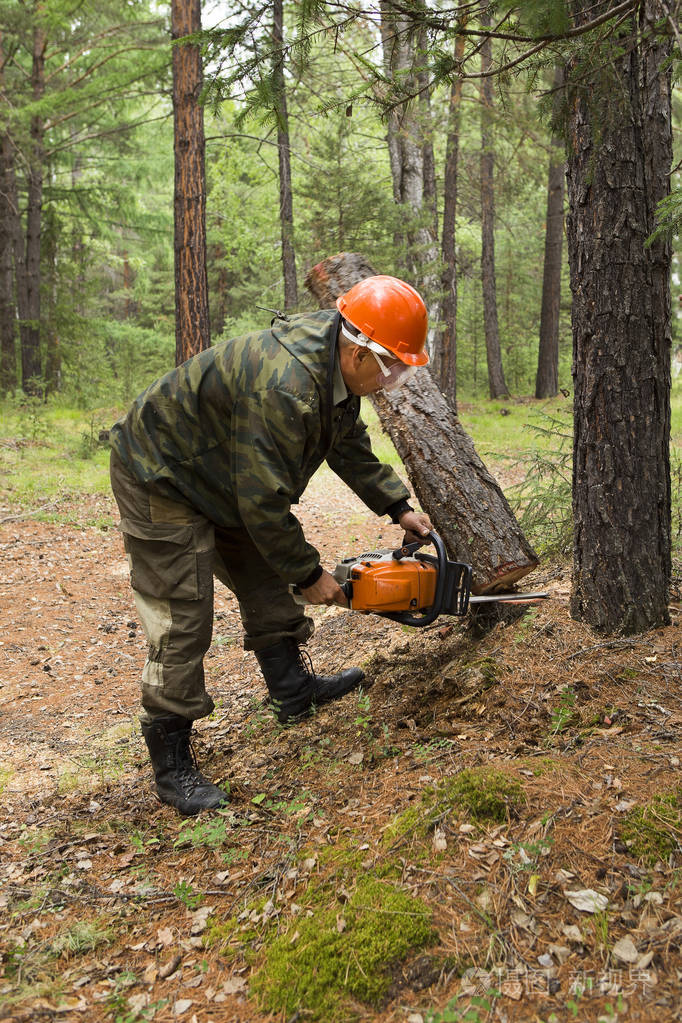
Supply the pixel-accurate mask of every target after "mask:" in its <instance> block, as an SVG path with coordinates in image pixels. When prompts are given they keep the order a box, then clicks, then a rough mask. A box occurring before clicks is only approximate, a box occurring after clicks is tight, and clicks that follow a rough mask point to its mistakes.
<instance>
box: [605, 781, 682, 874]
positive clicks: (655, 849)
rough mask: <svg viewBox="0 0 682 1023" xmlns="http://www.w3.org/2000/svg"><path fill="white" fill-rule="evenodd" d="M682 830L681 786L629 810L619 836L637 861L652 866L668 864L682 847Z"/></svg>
mask: <svg viewBox="0 0 682 1023" xmlns="http://www.w3.org/2000/svg"><path fill="white" fill-rule="evenodd" d="M681 831H682V785H678V786H677V788H676V789H675V790H674V791H673V792H667V793H662V794H661V795H658V796H654V798H653V799H652V800H651V802H649V803H646V804H645V805H644V806H636V807H633V809H632V810H629V811H628V813H627V814H626V816H625V819H624V820H623V823H622V824H621V828H620V837H621V839H622V840H623V841H624V842H625V844H626V845H627V846H628V848H629V850H630V852H631V853H632V855H633V856H636V857H637V859H639V860H643V861H644V862H645V863H647V864H648V865H649V866H652V867H653V866H654V865H655V864H656V863H658V861H659V860H661V861H662V862H663V863H665V862H666V861H667V860H668V859H669V858H670V856H671V855H672V853H674V852H675V850H676V849H677V848H678V846H679V841H678V838H677V836H678V835H679V834H680V832H681Z"/></svg>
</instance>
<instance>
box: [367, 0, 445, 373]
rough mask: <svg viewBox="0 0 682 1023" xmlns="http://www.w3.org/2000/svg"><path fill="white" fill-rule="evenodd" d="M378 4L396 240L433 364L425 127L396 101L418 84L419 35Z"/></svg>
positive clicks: (386, 3)
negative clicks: (400, 214)
mask: <svg viewBox="0 0 682 1023" xmlns="http://www.w3.org/2000/svg"><path fill="white" fill-rule="evenodd" d="M420 3H421V0H420ZM379 6H380V9H381V39H382V49H383V61H384V71H385V74H386V77H387V78H388V79H389V80H390V81H391V82H392V84H393V86H394V88H395V90H396V104H397V105H395V106H394V107H393V109H392V110H391V112H390V113H389V115H388V120H387V142H388V153H389V160H390V165H391V176H392V179H393V197H394V199H395V201H396V202H397V203H398V204H399V205H400V206H403V207H404V208H405V214H406V216H405V222H406V226H405V231H404V234H402V235H401V236H400V237H399V238H398V239H396V240H397V241H400V242H401V247H402V251H403V258H402V261H401V262H402V264H403V265H404V267H405V270H406V273H407V276H409V278H410V280H411V281H412V282H413V283H414V284H415V285H416V286H417V288H418V289H419V290H420V291H421V293H422V294H423V295H424V299H425V302H426V305H427V308H428V311H429V323H430V324H431V327H430V329H429V338H428V348H429V353H430V355H431V357H432V359H433V360H434V361H435V362H437V361H438V359H439V353H438V351H437V350H436V325H437V324H438V322H439V320H440V301H439V291H440V281H439V272H438V246H437V242H436V237H437V236H435V235H434V234H433V227H432V224H433V212H432V209H430V208H429V206H430V203H431V200H430V198H429V188H434V189H435V181H432V180H430V178H429V173H430V172H429V167H428V160H429V156H428V146H427V145H425V132H424V126H423V123H421V122H420V116H419V114H420V110H419V104H418V103H417V102H416V101H415V100H414V99H406V100H405V101H403V102H398V97H399V96H400V94H401V93H402V92H404V93H406V94H407V95H411V94H412V93H414V92H415V91H416V90H417V88H418V77H419V65H420V62H421V61H423V59H424V56H425V55H424V54H423V53H421V52H420V48H419V41H420V39H422V38H423V35H422V32H421V30H420V28H419V27H418V26H415V24H414V20H413V19H412V18H410V17H407V16H405V15H403V14H401V13H400V12H398V10H397V9H396V7H395V5H394V4H393V3H392V2H391V0H381V2H380V5H379ZM422 6H423V5H422ZM425 152H426V153H427V166H426V169H425V167H424V155H425ZM425 179H426V180H427V183H426V189H425Z"/></svg>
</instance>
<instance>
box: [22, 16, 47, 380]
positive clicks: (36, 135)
mask: <svg viewBox="0 0 682 1023" xmlns="http://www.w3.org/2000/svg"><path fill="white" fill-rule="evenodd" d="M46 45H47V40H46V38H45V33H44V32H43V29H42V27H41V26H39V25H37V26H36V27H35V28H34V30H33V67H32V72H31V91H32V94H33V99H34V100H35V101H36V103H38V102H40V100H41V99H42V98H43V93H44V92H45V47H46ZM43 134H44V127H43V115H42V113H40V112H38V113H36V114H34V116H33V117H32V119H31V129H30V145H29V166H28V168H27V172H26V181H27V193H28V194H27V202H26V248H25V262H24V264H23V266H22V267H21V270H20V272H19V277H20V278H21V279H20V281H19V282H18V286H19V287H21V288H23V292H24V294H23V302H22V303H21V305H23V306H24V309H23V310H22V312H23V315H22V324H21V384H22V387H23V389H24V391H25V392H26V394H42V390H43V380H42V364H41V352H40V327H41V322H40V292H41V281H40V240H41V238H40V235H41V228H42V203H43V160H44V158H45V154H44V145H43ZM18 269H19V268H18ZM22 271H23V272H22Z"/></svg>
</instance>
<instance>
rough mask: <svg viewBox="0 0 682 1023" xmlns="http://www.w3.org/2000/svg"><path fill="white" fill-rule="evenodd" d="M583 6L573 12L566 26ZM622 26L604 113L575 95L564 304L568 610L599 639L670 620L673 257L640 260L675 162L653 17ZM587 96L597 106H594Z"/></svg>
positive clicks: (582, 86) (578, 91) (662, 54)
mask: <svg viewBox="0 0 682 1023" xmlns="http://www.w3.org/2000/svg"><path fill="white" fill-rule="evenodd" d="M589 3H590V0H579V3H578V4H577V5H576V7H577V13H576V20H575V23H576V24H580V23H581V21H582V20H584V19H585V18H586V17H587V14H586V13H585V11H586V8H587V7H588V6H589ZM640 10H641V12H642V23H641V24H640V26H639V35H638V26H637V25H636V24H635V21H634V19H633V18H630V19H628V21H627V22H625V23H623V24H622V26H621V29H620V33H621V38H620V39H616V40H615V43H616V45H618V44H622V48H621V49H620V50H616V51H615V52H614V54H613V57H612V59H611V62H610V64H609V65H606V64H604V66H609V67H610V68H611V75H612V80H611V81H610V83H609V94H610V96H612V97H613V102H610V103H609V105H608V110H607V111H606V113H605V110H604V104H603V102H602V100H601V99H600V98H599V96H598V95H597V88H596V82H592V81H590V80H589V78H588V79H587V81H584V80H583V81H581V77H582V78H583V79H584V69H583V68H580V69H578V74H577V75H576V79H577V84H576V85H575V86H574V87H572V96H571V103H570V107H571V111H572V112H571V117H570V123H569V155H568V191H569V199H570V205H569V209H570V214H569V218H568V224H567V226H568V242H569V262H570V271H571V289H572V291H573V352H574V355H573V363H574V386H575V399H574V411H575V440H574V478H573V513H574V521H575V540H574V561H573V593H572V599H571V611H572V614H573V616H574V617H575V618H578V619H580V620H582V621H586V622H588V623H589V624H591V625H592V626H594V627H595V628H596V629H598V630H600V631H603V632H605V633H614V632H625V633H632V632H640V631H643V630H645V629H647V628H650V627H652V626H655V625H659V624H662V623H666V622H667V621H668V597H669V585H670V576H671V523H670V463H669V441H670V341H671V326H670V265H671V251H670V244H669V243H668V242H667V241H664V240H661V241H658V242H656V243H654V244H653V245H652V246H651V247H650V248H648V247H647V245H646V240H647V237H648V236H649V234H650V233H651V231H652V229H653V227H654V211H655V207H656V203H657V202H658V201H659V200H660V199H662V198H663V197H664V196H665V195H666V194H668V190H669V177H670V168H671V160H672V146H671V107H670V69H669V68H668V69H667V70H666V69H664V62H665V60H666V58H667V56H668V55H669V52H670V42H669V40H668V39H665V38H662V37H660V36H659V37H657V36H656V35H655V29H654V22H655V21H656V20H657V16H658V18H660V17H661V14H662V11H661V10H660V5H659V4H658V3H654V2H646V3H645V4H644V6H643V8H641V9H640ZM595 96H596V98H595Z"/></svg>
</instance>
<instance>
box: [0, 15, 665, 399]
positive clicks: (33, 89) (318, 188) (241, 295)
mask: <svg viewBox="0 0 682 1023" xmlns="http://www.w3.org/2000/svg"><path fill="white" fill-rule="evenodd" d="M0 10H1V13H0V24H1V25H2V37H1V38H0V47H1V57H0V60H1V64H0V67H2V77H1V78H0V117H1V118H2V120H1V121H0V126H1V130H2V144H3V145H2V154H3V166H2V171H3V178H4V181H5V186H4V188H3V189H2V202H3V203H4V207H5V208H4V211H3V213H2V216H1V217H0V223H1V224H2V225H3V226H2V227H1V228H0V232H1V233H0V250H1V251H2V253H3V261H2V266H0V277H2V289H0V290H2V296H1V300H2V305H1V306H0V322H1V324H2V331H3V363H2V388H3V391H4V393H5V395H7V396H11V395H12V394H14V393H15V392H17V390H18V389H20V388H21V387H22V384H23V387H24V390H30V389H31V387H30V381H31V380H33V381H34V382H36V383H37V382H38V381H39V382H40V386H39V387H38V390H39V391H40V392H41V393H42V392H43V388H44V389H45V390H46V391H47V393H48V394H51V395H59V396H60V399H61V400H62V401H66V402H72V403H77V404H78V405H79V406H81V407H83V408H91V407H94V406H96V405H98V404H101V403H102V402H103V400H104V399H105V397H106V401H107V402H108V403H110V402H111V401H112V400H114V399H115V400H116V401H117V402H120V403H125V402H126V401H128V400H129V399H130V398H132V397H133V396H134V395H135V394H136V393H137V392H138V391H139V390H140V389H142V387H144V386H145V385H146V384H147V383H148V382H150V381H151V379H153V378H154V377H155V376H156V375H159V374H160V373H162V372H164V371H165V370H167V369H168V368H170V367H171V366H172V364H173V360H174V338H173V332H174V311H173V310H174V296H173V121H172V102H171V78H170V74H171V71H170V49H171V48H170V46H169V24H168V18H169V11H168V8H167V6H166V5H157V4H154V3H150V2H148V0H135V2H128V0H126V2H123V0H107V2H106V3H97V4H94V3H91V2H85V3H81V4H78V5H73V4H72V3H70V2H68V0H48V2H45V3H41V4H32V3H18V4H17V3H13V2H10V3H3V4H2V7H1V9H0ZM226 13H227V12H226V11H225V9H224V7H220V6H218V7H215V6H211V5H205V8H204V10H203V12H202V17H203V24H204V27H206V28H211V27H216V26H218V27H220V28H221V30H225V28H226V27H229V25H230V24H231V23H232V24H236V23H237V22H240V24H241V23H242V22H243V23H244V24H246V23H247V22H248V23H249V24H251V29H250V30H249V32H248V33H244V32H242V34H241V36H240V40H241V42H240V45H239V46H238V47H237V48H236V49H234V48H233V50H232V53H231V55H230V53H228V52H227V49H226V47H225V44H224V36H221V37H220V38H221V46H220V47H218V46H216V45H215V42H214V45H213V52H212V54H211V55H210V56H209V57H208V58H207V60H206V64H205V66H206V70H207V87H206V94H207V100H208V101H209V102H208V104H207V106H206V108H205V133H206V139H207V143H206V167H207V184H208V197H207V231H208V276H209V296H210V319H211V336H212V341H213V342H215V341H218V340H220V339H221V338H225V337H230V336H234V335H236V334H238V333H241V332H243V331H246V330H250V329H252V328H257V327H261V326H262V325H264V324H265V323H267V322H268V319H269V315H268V313H267V312H266V311H265V310H264V308H263V307H269V308H281V307H282V306H283V305H284V304H285V293H284V277H283V270H282V261H281V240H280V237H281V235H280V199H279V172H278V148H277V141H278V122H277V118H276V117H275V115H274V113H273V110H272V107H270V109H268V96H267V95H265V96H263V95H262V92H263V81H262V80H261V79H259V76H258V74H257V73H254V68H253V66H252V65H249V61H253V60H254V58H255V59H256V61H257V60H261V61H262V60H265V59H267V58H266V55H267V53H268V38H269V37H268V32H269V31H270V29H269V27H268V25H267V23H266V22H267V20H268V18H269V14H266V15H265V16H264V17H262V18H261V20H262V24H261V21H260V20H259V19H258V17H257V16H256V15H257V14H260V15H261V16H262V15H263V10H261V11H260V12H253V18H252V19H251V21H250V22H249V18H248V17H247V16H248V15H250V14H251V12H249V11H248V10H246V9H243V10H242V9H238V5H237V6H235V5H231V6H230V11H229V16H228V17H226ZM299 15H300V8H299V5H298V4H294V3H291V4H289V3H287V4H285V5H284V31H285V34H286V36H287V37H288V38H290V39H291V41H292V44H295V43H296V40H297V38H299V37H298V36H297V33H298V32H299V28H298V27H297V25H298V17H299ZM380 44H381V39H380V36H379V27H378V23H377V20H376V18H375V19H374V20H372V19H371V18H369V17H368V18H359V19H357V20H350V21H349V23H348V26H347V28H346V29H345V31H344V32H343V33H342V34H341V35H339V34H338V33H337V38H336V39H334V40H330V38H329V33H325V32H324V31H317V32H315V33H311V34H310V38H309V39H308V40H307V44H306V47H305V50H304V51H301V50H299V51H297V50H296V47H295V45H292V47H291V49H290V50H288V51H287V52H289V53H291V54H292V57H291V60H290V61H289V62H288V64H287V67H286V101H287V113H288V132H289V149H290V163H291V196H292V210H293V248H294V253H295V265H296V270H297V275H298V288H297V292H296V297H297V302H296V306H297V308H304V307H306V306H309V307H311V306H312V305H313V304H314V303H313V300H312V299H311V298H310V296H308V295H307V293H306V291H305V289H304V288H303V285H302V282H303V276H304V274H305V272H306V270H307V269H308V268H309V267H310V266H312V265H313V264H315V263H316V262H318V261H319V260H321V259H323V258H324V257H326V256H329V255H331V254H333V253H335V252H338V251H341V250H346V251H358V252H361V253H363V254H364V256H365V257H366V258H367V260H368V261H369V262H370V263H371V264H372V265H373V266H374V267H375V268H377V269H378V270H379V271H382V272H387V273H396V274H403V275H406V276H408V275H409V273H410V264H412V265H414V262H415V260H416V261H417V262H418V263H419V262H420V261H421V263H422V265H423V264H424V263H425V262H428V260H429V259H431V260H432V268H431V269H432V277H433V278H434V279H436V280H437V279H438V278H439V276H440V270H441V267H442V261H441V259H440V256H439V254H438V253H436V254H435V258H434V253H433V252H429V251H428V246H424V247H423V249H422V251H420V250H419V247H418V245H417V251H416V253H415V251H414V247H413V251H412V252H410V253H409V258H408V254H406V251H405V245H404V242H403V240H402V239H403V238H404V228H405V220H406V217H407V214H406V207H405V205H404V204H401V203H400V202H397V201H396V198H395V196H394V188H393V184H392V176H391V166H390V157H389V150H388V147H387V144H386V135H387V122H388V120H390V117H391V112H390V110H389V111H388V112H387V111H386V109H385V108H382V107H381V105H380V104H379V103H377V102H376V101H375V98H374V96H373V94H371V93H370V89H369V86H368V85H367V81H368V78H369V75H370V71H369V70H368V68H370V66H371V69H372V70H373V71H376V69H377V68H379V67H380V65H381V59H382V58H381V45H380ZM216 54H218V55H216ZM240 63H241V66H242V69H243V74H245V75H246V77H243V76H242V78H241V81H239V82H237V81H234V80H231V84H230V86H229V88H227V87H226V86H225V81H226V80H229V79H230V75H232V74H234V72H235V70H237V71H239V65H240ZM548 63H551V61H548V60H547V59H545V61H544V64H548ZM468 66H469V67H470V68H471V70H474V68H473V61H472V63H471V65H468ZM212 76H213V78H212ZM552 82H553V69H552V67H551V66H550V67H532V68H530V69H528V68H527V67H525V66H524V68H523V70H522V71H521V72H520V73H519V74H513V73H511V74H508V75H507V76H506V77H504V78H503V79H502V80H501V81H500V80H498V79H495V80H494V86H493V88H492V90H491V91H492V96H490V97H488V101H487V104H486V103H484V101H483V99H482V93H481V79H478V78H476V77H474V78H473V79H472V80H464V81H463V82H461V83H460V88H461V94H460V95H459V96H458V99H457V103H458V118H459V129H458V144H459V153H458V167H457V209H456V227H455V235H454V237H455V238H456V268H457V271H456V272H457V291H458V303H457V313H456V331H457V394H458V396H460V397H461V398H464V399H467V398H476V397H484V396H486V395H487V394H488V393H489V387H488V375H487V369H486V348H485V330H484V318H483V300H482V284H481V232H482V219H483V218H484V217H485V216H486V215H489V211H488V213H487V211H486V210H485V209H484V208H483V205H484V203H486V202H488V203H493V204H494V243H495V249H494V274H495V281H496V294H497V315H498V322H499V338H500V346H501V353H502V365H503V369H504V375H505V380H506V385H507V387H508V389H509V391H510V392H511V394H513V395H516V396H519V395H530V394H532V393H533V391H534V386H535V377H536V371H537V365H538V338H539V332H540V318H541V304H542V282H543V266H544V259H545V229H546V223H547V190H548V172H549V168H550V167H551V165H556V164H557V162H558V163H559V164H561V162H562V158H563V157H562V146H561V144H557V138H556V136H553V134H552V129H551V126H550V123H549V121H550V118H549V116H548V114H549V112H550V111H551V88H552ZM259 89H260V93H259ZM375 91H376V90H375ZM227 92H230V93H231V97H230V98H225V94H226V93H227ZM254 97H255V99H256V100H258V103H259V104H260V105H254ZM548 97H549V99H548ZM429 100H430V103H429V105H428V107H426V105H425V104H422V106H421V107H420V111H421V113H420V115H419V116H421V117H422V121H421V122H420V128H421V129H422V130H423V139H422V141H423V144H424V146H428V148H429V149H430V150H431V152H432V154H433V178H432V180H433V184H434V185H435V195H431V196H429V195H426V196H424V198H423V201H422V208H421V211H420V210H418V209H417V210H416V211H415V209H414V208H412V211H411V213H410V214H409V216H410V217H412V218H416V220H417V221H419V218H421V221H420V223H421V224H422V225H424V224H426V222H427V221H428V222H429V224H432V225H433V231H432V234H433V235H434V236H435V237H436V238H437V237H438V234H437V233H436V224H439V223H441V224H442V218H443V196H444V188H443V177H444V173H445V161H446V147H447V144H448V130H449V125H451V121H450V120H449V107H450V104H451V87H450V84H449V82H447V81H443V82H442V83H440V84H436V85H435V86H434V87H433V88H432V89H431V91H430V93H429ZM673 105H674V118H675V123H674V129H675V136H674V137H675V141H676V143H677V145H678V146H679V122H680V114H681V106H680V98H679V94H675V95H674V103H673ZM482 113H484V114H485V116H486V118H487V122H485V124H484V130H485V131H487V133H488V135H487V136H486V137H487V138H488V139H489V141H488V147H489V149H490V152H491V154H492V159H493V167H494V170H493V178H492V182H493V190H492V193H491V194H490V195H489V196H488V197H487V198H486V197H485V196H483V197H482V192H481V156H482V141H481V140H482V135H481V132H482ZM678 159H679V154H678V156H677V157H676V158H675V160H674V164H676V163H677V162H678ZM675 176H676V182H677V185H679V176H680V175H679V170H678V171H677V172H676V175H675ZM555 187H556V186H555ZM32 211H33V212H32ZM14 262H15V263H16V265H18V266H19V267H21V268H23V272H25V274H26V275H27V278H28V286H27V290H28V292H29V293H30V294H29V299H28V301H29V302H30V301H32V302H33V305H32V306H31V307H30V308H26V309H21V308H20V305H21V302H20V298H19V295H18V294H17V293H16V290H15V284H14V275H13V272H12V266H13V263H14ZM676 265H677V264H675V266H676ZM434 290H435V291H437V289H434ZM31 292H32V294H31ZM431 297H432V298H433V297H434V296H433V295H432V296H431ZM675 297H676V296H675ZM675 304H676V305H677V303H675ZM675 312H677V310H675ZM674 331H675V338H674V346H675V341H676V340H678V339H679V332H680V328H679V319H678V317H677V316H675V315H674ZM558 339H559V383H560V385H561V386H562V387H564V388H569V387H570V385H571V382H570V360H571V338H570V291H569V288H568V274H567V264H566V246H565V245H564V246H563V258H562V279H561V292H560V317H559V326H558Z"/></svg>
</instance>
